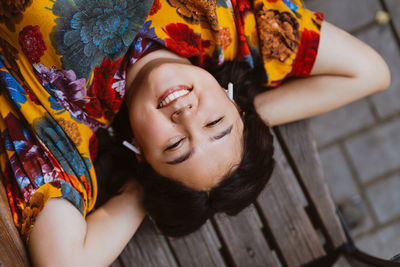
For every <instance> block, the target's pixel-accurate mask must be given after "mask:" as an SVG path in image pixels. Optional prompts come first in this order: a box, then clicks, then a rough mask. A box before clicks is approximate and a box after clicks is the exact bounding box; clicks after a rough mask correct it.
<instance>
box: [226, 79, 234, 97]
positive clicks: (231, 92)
mask: <svg viewBox="0 0 400 267" xmlns="http://www.w3.org/2000/svg"><path fill="white" fill-rule="evenodd" d="M227 91H228V97H229V99H230V100H231V101H233V83H231V82H229V83H228V89H227Z"/></svg>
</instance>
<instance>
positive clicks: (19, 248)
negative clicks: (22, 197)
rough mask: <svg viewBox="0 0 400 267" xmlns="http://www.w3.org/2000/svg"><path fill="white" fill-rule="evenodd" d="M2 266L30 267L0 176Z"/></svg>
mask: <svg viewBox="0 0 400 267" xmlns="http://www.w3.org/2000/svg"><path fill="white" fill-rule="evenodd" d="M0 266H7V267H8V266H10V267H11V266H18V267H21V266H30V263H29V258H28V254H27V251H26V248H25V245H24V243H23V242H22V240H21V238H20V236H19V233H18V231H17V229H16V228H15V225H14V222H13V220H12V216H11V212H10V207H9V204H8V199H7V195H6V192H5V189H4V186H3V182H2V177H1V174H0Z"/></svg>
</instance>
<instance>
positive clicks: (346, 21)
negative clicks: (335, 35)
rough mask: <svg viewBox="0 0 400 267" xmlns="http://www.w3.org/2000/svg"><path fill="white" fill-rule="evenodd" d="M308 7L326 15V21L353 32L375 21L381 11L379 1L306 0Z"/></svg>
mask: <svg viewBox="0 0 400 267" xmlns="http://www.w3.org/2000/svg"><path fill="white" fill-rule="evenodd" d="M305 4H306V7H307V8H308V9H311V10H315V11H320V12H323V13H324V14H325V19H326V20H327V21H329V22H331V23H333V24H335V25H337V26H338V27H340V28H342V29H344V30H346V31H351V30H354V29H356V28H359V27H360V26H363V25H365V24H367V23H368V22H370V21H372V20H374V19H375V14H376V11H378V10H381V6H380V4H379V2H378V1H377V0H334V1H332V0H306V1H305Z"/></svg>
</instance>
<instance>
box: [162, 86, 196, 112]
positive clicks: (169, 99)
mask: <svg viewBox="0 0 400 267" xmlns="http://www.w3.org/2000/svg"><path fill="white" fill-rule="evenodd" d="M189 92H190V90H188V89H183V90H179V91H175V92H173V93H171V94H169V95H167V96H166V97H165V98H164V99H163V100H162V101H161V103H160V105H158V108H162V107H164V106H165V105H168V104H169V103H171V102H172V101H174V100H175V99H177V98H178V97H181V96H184V95H187V94H188V93H189Z"/></svg>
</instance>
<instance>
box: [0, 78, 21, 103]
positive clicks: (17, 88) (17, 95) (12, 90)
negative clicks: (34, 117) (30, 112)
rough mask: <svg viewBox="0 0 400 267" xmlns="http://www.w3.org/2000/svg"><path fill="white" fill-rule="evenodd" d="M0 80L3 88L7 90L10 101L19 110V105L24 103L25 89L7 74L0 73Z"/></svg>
mask: <svg viewBox="0 0 400 267" xmlns="http://www.w3.org/2000/svg"><path fill="white" fill-rule="evenodd" d="M0 79H2V80H3V83H4V87H5V88H6V89H7V90H8V93H9V94H10V97H11V99H12V100H13V101H14V103H15V104H16V105H17V107H18V108H21V105H20V104H23V103H25V102H26V96H25V95H26V94H25V89H24V88H23V87H22V86H21V85H20V84H19V83H18V82H17V81H16V80H15V78H14V77H13V76H12V75H11V74H9V73H7V72H4V71H0Z"/></svg>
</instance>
